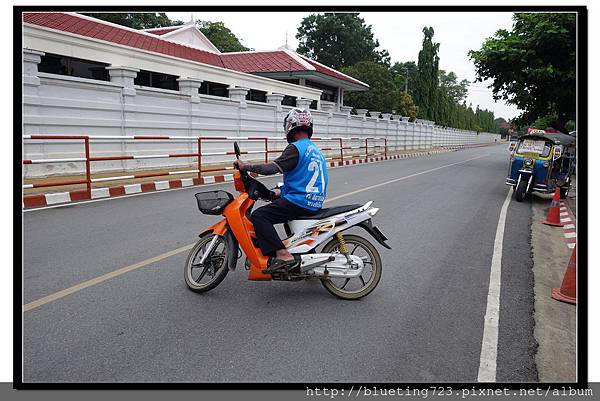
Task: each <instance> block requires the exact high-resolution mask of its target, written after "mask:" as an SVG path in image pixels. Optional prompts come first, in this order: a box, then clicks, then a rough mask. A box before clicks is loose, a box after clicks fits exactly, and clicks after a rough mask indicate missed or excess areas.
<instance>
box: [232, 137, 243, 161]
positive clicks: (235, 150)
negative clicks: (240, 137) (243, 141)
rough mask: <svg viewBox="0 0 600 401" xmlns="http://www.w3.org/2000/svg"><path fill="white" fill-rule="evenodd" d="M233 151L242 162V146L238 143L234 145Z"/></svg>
mask: <svg viewBox="0 0 600 401" xmlns="http://www.w3.org/2000/svg"><path fill="white" fill-rule="evenodd" d="M233 151H234V152H235V157H236V158H237V159H238V160H240V155H241V154H242V152H240V145H238V143H237V141H236V142H234V143H233Z"/></svg>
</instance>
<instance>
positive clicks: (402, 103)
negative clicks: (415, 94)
mask: <svg viewBox="0 0 600 401" xmlns="http://www.w3.org/2000/svg"><path fill="white" fill-rule="evenodd" d="M396 98H397V102H396V108H395V109H393V110H392V111H393V112H394V114H400V115H401V116H404V117H410V121H415V120H416V119H417V115H418V114H419V107H418V106H417V105H416V104H415V102H413V99H412V97H411V96H410V95H409V94H408V93H406V92H404V91H398V95H397V97H396Z"/></svg>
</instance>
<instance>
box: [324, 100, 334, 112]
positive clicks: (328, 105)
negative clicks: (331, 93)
mask: <svg viewBox="0 0 600 401" xmlns="http://www.w3.org/2000/svg"><path fill="white" fill-rule="evenodd" d="M321 110H323V111H325V112H327V113H332V112H334V111H335V103H333V102H328V101H325V100H321Z"/></svg>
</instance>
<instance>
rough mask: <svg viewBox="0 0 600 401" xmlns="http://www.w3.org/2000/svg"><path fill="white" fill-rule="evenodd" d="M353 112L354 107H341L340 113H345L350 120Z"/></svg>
mask: <svg viewBox="0 0 600 401" xmlns="http://www.w3.org/2000/svg"><path fill="white" fill-rule="evenodd" d="M351 111H352V106H340V113H344V114H345V115H346V117H348V118H350V112H351Z"/></svg>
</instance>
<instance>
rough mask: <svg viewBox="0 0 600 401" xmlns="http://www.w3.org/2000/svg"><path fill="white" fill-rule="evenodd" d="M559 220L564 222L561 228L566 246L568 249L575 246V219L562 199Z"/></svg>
mask: <svg viewBox="0 0 600 401" xmlns="http://www.w3.org/2000/svg"><path fill="white" fill-rule="evenodd" d="M560 222H561V223H563V224H564V226H563V227H562V228H563V235H564V236H565V242H566V243H567V246H568V247H569V248H570V249H573V248H575V245H576V244H577V220H576V219H575V216H574V215H573V212H572V211H571V209H570V208H569V207H568V206H567V204H566V203H565V202H563V201H560Z"/></svg>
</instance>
